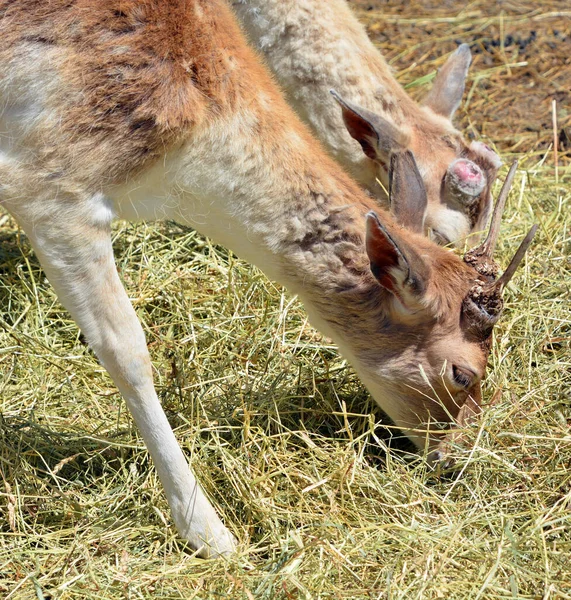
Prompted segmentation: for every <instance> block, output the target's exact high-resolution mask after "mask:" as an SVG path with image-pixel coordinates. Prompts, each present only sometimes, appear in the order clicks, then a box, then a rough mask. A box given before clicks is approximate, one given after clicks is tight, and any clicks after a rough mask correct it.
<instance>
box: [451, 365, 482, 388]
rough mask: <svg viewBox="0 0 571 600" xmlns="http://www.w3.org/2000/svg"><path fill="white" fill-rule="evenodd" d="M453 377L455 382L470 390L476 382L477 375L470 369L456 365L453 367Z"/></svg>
mask: <svg viewBox="0 0 571 600" xmlns="http://www.w3.org/2000/svg"><path fill="white" fill-rule="evenodd" d="M452 377H453V378H454V382H455V383H456V384H457V385H459V386H460V387H463V388H469V387H470V386H471V385H472V383H473V382H474V378H475V377H476V375H475V374H474V373H473V372H472V371H470V370H469V369H464V368H462V367H457V366H456V365H454V366H453V367H452Z"/></svg>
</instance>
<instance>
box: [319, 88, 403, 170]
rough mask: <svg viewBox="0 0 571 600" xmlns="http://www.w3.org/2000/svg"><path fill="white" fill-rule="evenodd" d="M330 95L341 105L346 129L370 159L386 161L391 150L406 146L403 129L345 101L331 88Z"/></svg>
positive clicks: (401, 148)
mask: <svg viewBox="0 0 571 600" xmlns="http://www.w3.org/2000/svg"><path fill="white" fill-rule="evenodd" d="M331 95H332V96H333V97H334V98H335V100H337V102H338V103H339V105H340V106H341V112H342V114H343V122H344V123H345V127H347V131H348V132H349V134H350V135H351V137H352V138H353V139H355V140H357V141H358V142H359V144H361V148H363V152H364V153H365V154H366V155H367V156H368V157H369V158H370V159H372V160H377V159H379V160H382V161H387V160H388V158H389V156H390V154H391V153H392V152H398V151H401V150H404V149H406V148H407V147H408V145H409V142H410V138H409V135H408V134H407V133H406V132H405V131H402V130H401V129H399V128H398V127H396V126H395V125H393V124H392V123H390V122H389V121H387V120H386V119H383V118H382V117H380V116H379V115H376V114H375V113H373V112H371V111H369V110H367V109H365V108H362V107H360V106H357V105H356V104H352V103H350V102H347V100H345V99H343V98H342V97H341V96H340V95H339V94H338V93H337V92H336V91H335V90H331Z"/></svg>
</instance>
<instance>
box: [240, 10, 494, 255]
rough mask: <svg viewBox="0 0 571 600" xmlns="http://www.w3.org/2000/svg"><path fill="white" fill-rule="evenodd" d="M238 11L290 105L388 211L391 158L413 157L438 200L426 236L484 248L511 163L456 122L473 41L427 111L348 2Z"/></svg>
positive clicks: (437, 83) (441, 80) (436, 85)
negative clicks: (403, 153) (404, 153)
mask: <svg viewBox="0 0 571 600" xmlns="http://www.w3.org/2000/svg"><path fill="white" fill-rule="evenodd" d="M232 5H233V9H234V11H235V12H236V14H237V16H238V17H239V20H240V22H241V24H242V26H243V27H244V29H245V31H246V33H247V34H248V37H249V39H250V40H251V42H252V43H253V44H254V45H255V46H256V48H257V49H258V50H259V51H260V52H261V53H262V55H263V58H264V59H265V61H266V63H267V64H268V66H269V67H270V69H271V70H272V71H273V73H274V75H275V76H276V78H277V80H278V82H279V83H280V85H281V86H282V88H283V90H284V92H285V94H286V97H287V99H288V102H289V103H290V105H291V106H292V107H294V109H295V110H296V112H297V113H298V114H299V116H300V117H301V118H302V119H303V120H304V121H305V122H306V123H307V124H308V125H309V126H310V128H311V129H312V131H313V133H314V135H315V136H316V137H317V138H318V139H320V140H321V142H322V144H323V145H324V146H325V148H326V149H327V150H328V151H329V152H330V153H331V154H332V156H333V157H334V158H335V159H336V160H337V161H338V162H339V163H340V164H341V165H342V166H343V167H344V168H345V169H346V171H347V172H348V173H349V174H350V175H352V177H353V178H354V179H356V180H357V181H358V182H359V183H360V184H361V185H362V186H363V187H364V188H365V189H366V190H368V191H369V192H370V193H371V194H373V196H375V197H376V198H378V200H379V202H380V203H381V204H382V205H383V206H385V207H386V206H387V202H388V198H387V196H386V189H387V186H388V165H389V158H390V155H391V153H392V152H394V151H397V150H403V149H408V150H410V151H412V153H413V154H414V156H415V159H416V161H417V165H418V168H419V170H420V173H421V175H422V178H423V181H424V184H425V187H426V192H427V195H428V206H427V211H426V219H425V223H424V229H425V231H426V233H427V234H430V235H431V236H432V238H433V239H434V240H435V241H437V242H438V243H440V244H442V245H447V244H455V245H458V246H462V245H463V244H467V245H468V246H474V245H475V244H477V242H478V241H479V239H480V236H479V233H480V232H481V231H483V230H484V229H485V226H486V223H487V220H488V218H489V216H490V210H491V205H492V199H491V186H492V184H493V183H494V181H495V179H496V175H497V172H498V169H499V167H500V166H501V164H502V162H501V160H500V158H499V157H498V155H497V154H496V153H495V152H494V151H493V150H492V149H491V148H490V147H489V146H487V145H486V144H484V143H483V142H479V141H473V142H471V143H468V142H467V141H466V140H465V139H464V138H463V136H462V135H461V133H460V132H459V131H458V130H457V129H456V128H455V127H454V126H453V124H452V121H451V119H452V117H453V116H454V113H455V112H456V110H457V109H458V107H459V105H460V103H461V100H462V96H463V93H464V87H465V80H466V76H467V73H468V68H469V66H470V63H471V53H470V48H469V46H468V45H467V44H461V45H460V46H459V47H458V49H457V50H456V51H455V52H454V53H453V54H452V55H451V56H450V57H449V58H448V60H447V61H446V63H445V64H444V65H443V67H442V68H441V69H440V71H439V72H438V74H437V76H436V77H435V79H434V82H433V85H432V89H431V90H430V92H429V93H428V95H427V96H426V97H425V98H424V101H423V104H422V105H421V106H419V105H418V104H417V103H416V102H414V100H412V98H411V97H410V96H409V95H408V94H407V93H406V91H405V90H404V89H403V87H402V86H401V85H400V84H399V82H398V81H397V80H396V79H395V77H394V75H393V72H392V71H391V69H390V67H389V66H388V64H387V63H386V61H385V59H384V58H383V56H382V54H381V53H380V52H379V50H377V48H376V47H375V46H374V45H373V43H372V42H371V41H370V39H369V38H368V36H367V33H366V31H365V28H364V27H363V26H362V25H361V23H360V22H359V21H358V20H357V18H356V16H355V15H354V14H353V12H352V11H351V10H350V8H349V6H348V5H347V3H346V0H327V2H323V1H322V0H234V1H233V2H232ZM330 92H331V93H330ZM355 140H356V141H355ZM356 142H358V143H356ZM379 181H380V182H381V183H382V184H383V185H382V186H381V185H379Z"/></svg>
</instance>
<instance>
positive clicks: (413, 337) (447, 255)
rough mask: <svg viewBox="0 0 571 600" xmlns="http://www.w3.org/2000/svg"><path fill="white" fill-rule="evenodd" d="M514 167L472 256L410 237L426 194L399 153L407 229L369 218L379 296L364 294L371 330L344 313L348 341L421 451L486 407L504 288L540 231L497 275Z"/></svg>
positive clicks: (397, 181)
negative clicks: (484, 388)
mask: <svg viewBox="0 0 571 600" xmlns="http://www.w3.org/2000/svg"><path fill="white" fill-rule="evenodd" d="M515 169H516V165H515V163H514V165H513V166H512V168H511V169H510V172H509V175H508V177H507V178H506V181H505V183H504V186H503V188H502V191H501V193H500V196H499V198H498V202H497V204H496V208H495V211H494V215H493V218H492V222H491V225H490V229H489V234H488V236H487V238H486V240H485V242H484V243H483V244H482V245H481V246H479V247H478V248H476V249H474V250H472V251H470V252H468V253H467V254H466V255H465V257H464V260H461V259H459V258H458V257H457V256H456V255H454V254H453V253H451V252H450V251H447V250H445V249H442V248H438V247H437V246H434V245H433V244H431V243H430V241H428V240H427V239H426V238H424V237H421V236H419V235H416V234H411V233H409V230H410V229H412V230H416V231H420V230H421V229H422V220H423V207H424V206H425V204H426V194H425V191H424V188H423V186H422V180H421V178H420V174H419V172H418V169H417V167H416V164H415V161H414V157H413V156H412V155H411V154H410V152H408V151H405V152H402V153H396V154H393V156H392V157H391V165H390V173H391V177H390V181H391V188H390V195H391V202H392V203H393V205H394V206H395V207H396V208H397V215H398V216H399V217H400V221H401V223H402V224H403V225H406V227H407V229H405V228H400V227H398V226H395V225H394V224H391V223H390V222H389V221H385V223H383V221H382V220H381V219H380V218H379V217H378V216H377V214H376V213H374V212H370V213H369V214H368V215H367V229H366V253H367V257H368V260H369V261H370V271H371V273H372V275H373V277H374V279H375V281H376V283H377V284H378V285H380V287H381V291H380V292H379V290H378V289H377V291H374V290H372V289H370V290H368V292H367V293H366V294H364V295H365V297H367V298H368V299H369V301H368V303H366V306H363V311H362V312H361V313H360V315H359V319H360V322H361V323H363V324H364V327H366V328H368V331H367V332H366V333H365V331H362V332H360V333H358V334H357V333H356V332H355V331H354V329H355V326H354V323H355V322H356V319H355V320H354V321H353V320H352V319H351V318H350V315H349V314H348V313H345V314H344V318H345V319H346V321H347V323H350V324H351V325H349V326H350V327H351V328H352V330H353V331H352V333H349V334H348V335H347V337H346V338H345V339H346V340H349V338H351V339H352V340H359V345H358V346H355V345H353V347H352V348H350V349H349V350H348V351H347V347H346V345H345V344H340V345H341V346H342V347H343V346H345V347H344V350H345V351H346V352H347V354H348V356H351V357H352V358H353V364H354V366H355V368H356V370H357V371H358V372H359V375H360V376H361V378H362V379H363V381H364V382H365V384H366V385H367V387H368V388H369V390H370V392H371V393H372V395H373V397H374V398H375V400H376V401H377V402H378V404H379V405H380V406H381V407H382V408H383V409H384V410H385V411H386V412H387V413H388V415H389V416H390V417H391V418H392V419H393V421H394V422H395V424H396V425H397V426H398V427H399V428H401V429H402V430H403V431H404V432H405V433H406V434H407V436H408V437H410V438H411V439H412V440H413V441H414V442H415V443H416V444H417V445H418V446H420V447H422V446H425V445H427V446H428V447H430V448H432V447H433V446H434V445H435V444H436V442H437V439H438V436H435V430H437V429H438V428H441V427H444V426H446V425H450V423H451V422H454V421H455V420H456V419H457V418H459V415H460V414H463V413H464V412H466V410H464V411H463V412H462V413H460V411H461V409H462V407H464V406H467V407H470V409H471V411H472V412H476V411H477V410H478V407H479V406H480V405H481V400H482V394H481V381H482V379H483V377H484V373H485V369H486V364H487V360H488V355H489V352H490V345H491V336H492V329H493V326H494V325H495V323H496V322H497V321H498V319H499V317H500V315H501V312H502V308H503V301H502V292H503V290H504V288H505V286H506V284H507V283H508V281H509V280H510V279H511V277H512V276H513V274H514V272H515V270H516V268H517V266H518V265H519V263H520V262H521V260H522V258H523V256H524V254H525V251H526V250H527V248H528V246H529V244H530V243H531V240H532V238H533V235H534V234H535V231H536V227H535V226H534V227H533V228H532V229H531V231H530V232H529V233H528V235H527V236H526V238H525V239H524V241H523V242H522V244H521V246H520V248H519V249H518V251H517V252H516V253H515V255H514V257H513V259H512V261H511V262H510V264H509V266H508V268H507V269H506V270H505V272H504V273H503V274H502V275H501V276H499V277H498V271H499V269H498V266H497V264H496V263H495V262H494V260H493V251H494V248H495V244H496V241H497V238H498V233H499V223H500V218H501V214H502V210H503V207H504V205H505V201H506V198H507V195H508V192H509V189H510V186H511V183H512V181H513V177H514V173H515ZM379 313H382V316H380V315H379ZM364 315H367V316H364ZM371 315H373V316H372V317H371V318H367V317H369V316H371ZM364 340H365V341H364ZM381 346H382V347H383V348H384V350H382V352H383V355H382V356H380V352H381V351H380V347H381ZM387 348H388V350H387ZM465 416H466V415H464V417H465Z"/></svg>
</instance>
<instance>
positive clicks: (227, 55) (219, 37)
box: [0, 0, 533, 557]
mask: <svg viewBox="0 0 571 600" xmlns="http://www.w3.org/2000/svg"><path fill="white" fill-rule="evenodd" d="M0 65H1V68H0V98H1V102H0V106H1V111H0V115H1V116H0V132H1V135H0V204H1V206H2V207H3V208H4V209H6V210H7V211H8V212H9V213H10V214H11V215H12V216H13V217H14V219H15V220H16V221H17V223H18V224H19V227H20V228H21V230H22V231H23V232H24V234H25V235H26V236H27V238H28V240H29V242H30V244H31V246H32V248H33V249H34V251H35V253H36V255H37V257H38V259H39V261H40V263H41V265H42V267H43V269H44V271H45V273H46V275H47V277H48V279H49V281H50V282H51V284H52V285H53V287H54V288H55V290H56V293H57V295H58V297H59V299H60V301H61V303H62V304H63V305H64V307H66V309H67V310H68V311H69V312H70V313H71V315H72V317H73V319H74V320H75V322H76V323H77V324H78V326H79V327H80V329H81V331H82V333H83V335H84V337H85V339H86V341H87V342H88V344H89V345H90V347H91V348H92V349H93V351H94V353H95V354H96V356H97V357H98V359H99V361H100V362H101V364H102V365H103V366H104V368H105V369H106V370H107V371H108V373H109V375H110V376H111V378H112V380H113V381H114V383H115V385H116V386H117V388H118V390H119V391H120V393H121V395H122V397H123V398H124V400H125V403H126V405H127V407H128V409H129V411H130V413H131V415H132V418H133V419H134V422H135V424H136V426H137V428H138V430H139V432H140V434H141V436H142V438H143V440H144V442H145V444H146V447H147V448H148V451H149V454H150V456H151V458H152V461H153V464H154V467H155V469H156V471H157V473H158V475H159V478H160V481H161V483H162V485H163V487H164V491H165V495H166V498H167V501H168V504H169V506H170V510H171V514H172V518H173V520H174V523H175V525H176V528H177V530H178V533H179V534H180V536H181V537H182V538H183V539H184V540H186V541H187V542H188V543H189V545H190V546H191V547H192V548H194V549H195V550H196V552H197V554H198V555H199V556H203V557H217V556H223V555H227V554H229V553H232V552H233V551H234V550H235V548H236V544H237V542H236V539H235V537H234V535H233V534H232V533H231V531H230V529H229V528H228V527H227V526H226V525H225V524H224V523H223V522H222V520H221V519H220V517H219V516H218V515H217V513H216V511H215V509H214V508H213V506H212V504H211V502H210V501H209V499H208V498H207V496H206V494H205V493H204V491H203V490H202V488H201V487H200V484H199V482H198V481H197V479H196V477H195V476H194V474H193V473H192V471H191V470H190V468H189V466H188V463H187V460H186V458H185V455H184V454H183V452H182V450H181V448H180V446H179V445H178V443H177V441H176V438H175V435H174V433H173V431H172V429H171V426H170V425H169V422H168V420H167V418H166V416H165V413H164V411H163V409H162V407H161V403H160V400H159V398H158V396H157V393H156V390H155V387H154V384H153V376H152V369H151V359H150V356H149V352H148V349H147V345H146V342H145V335H144V332H143V329H142V327H141V324H140V322H139V320H138V318H137V315H136V313H135V310H134V308H133V306H132V305H131V303H130V301H129V298H128V296H127V293H126V291H125V289H124V287H123V285H122V283H121V281H120V278H119V276H118V273H117V269H116V266H115V261H114V257H113V248H112V243H111V229H110V227H111V223H112V221H113V220H114V219H116V218H120V219H130V220H142V219H143V220H145V219H146V220H153V219H165V218H168V219H173V220H175V221H177V222H179V223H181V224H183V225H187V226H190V227H193V228H195V229H196V230H198V231H199V232H201V233H203V234H204V235H207V236H209V237H210V238H211V239H212V240H214V241H215V242H216V243H219V244H222V245H225V246H227V247H228V248H230V249H231V250H232V251H233V252H235V253H236V254H237V255H238V256H240V257H242V258H243V259H245V260H248V261H250V262H252V263H253V264H255V265H257V266H259V267H260V268H261V269H262V270H263V271H264V272H265V273H266V275H267V276H268V277H270V278H271V279H273V280H275V281H277V282H279V283H281V284H283V285H284V286H286V287H287V288H288V289H289V291H290V292H292V293H294V294H297V295H298V296H299V298H300V299H301V301H302V302H303V303H304V305H305V308H306V310H307V312H308V315H309V317H310V319H311V322H312V323H313V324H314V325H315V326H316V327H317V328H318V329H320V330H321V331H322V332H323V333H324V334H325V335H327V336H329V337H331V338H332V339H333V340H334V341H335V342H336V343H337V345H338V346H339V349H340V351H341V353H342V354H343V355H344V356H345V357H346V359H347V360H348V361H349V362H350V363H351V364H352V365H353V367H354V368H355V369H356V371H357V373H358V374H359V376H360V378H361V380H362V381H363V383H364V385H365V386H366V387H367V388H368V390H369V391H370V393H371V394H372V396H373V397H374V399H375V401H376V402H377V403H378V404H379V406H380V407H381V408H382V409H383V410H384V411H385V412H386V413H387V414H388V415H389V417H390V418H391V419H392V420H393V421H394V423H395V425H397V426H398V427H400V428H401V429H402V430H403V431H404V432H405V434H406V435H407V436H409V437H410V438H411V439H412V440H413V441H414V443H415V444H416V445H417V447H418V448H419V449H425V448H426V449H427V450H432V449H436V450H437V449H438V445H439V437H438V428H439V427H441V426H451V425H454V423H455V419H456V418H457V417H458V416H460V417H462V418H467V416H468V413H469V414H472V413H477V412H478V410H479V407H480V405H481V382H482V379H483V377H484V371H485V368H486V362H487V357H488V354H489V351H490V339H491V338H490V336H491V331H492V327H493V325H494V323H495V322H496V321H497V319H498V318H499V315H500V313H501V309H502V290H503V289H504V287H505V285H506V283H507V281H509V279H510V277H511V276H512V275H513V272H514V271H515V268H516V267H517V265H518V264H519V262H520V261H521V260H522V257H523V253H524V252H525V249H526V248H527V246H528V245H529V242H530V235H532V233H533V232H531V233H530V235H528V236H527V238H526V239H525V240H524V242H523V245H522V246H521V247H520V250H519V251H518V252H517V253H516V255H515V257H514V259H513V261H512V263H511V264H510V266H509V267H508V269H507V270H506V272H505V273H504V274H503V275H502V276H499V277H498V276H497V275H498V269H497V268H496V266H494V265H495V263H494V262H493V258H492V252H493V245H494V243H495V242H494V240H495V239H497V230H498V227H499V216H498V215H499V214H500V213H501V210H500V211H498V214H497V215H496V216H495V217H494V219H493V222H492V227H491V229H490V231H491V232H492V233H491V238H490V239H489V240H488V241H487V242H486V243H485V244H484V245H483V246H481V247H479V249H476V250H474V251H471V253H470V254H469V255H468V258H467V259H465V260H462V259H461V258H460V257H459V256H457V255H456V254H454V253H453V252H452V251H451V250H449V249H445V248H442V247H440V246H438V245H437V244H436V243H434V242H433V241H431V240H429V239H428V238H426V237H425V236H424V235H422V220H423V215H424V212H425V209H426V204H427V193H426V190H425V187H424V183H423V180H422V178H421V176H420V172H419V168H418V166H417V164H416V162H415V159H414V156H413V154H412V153H411V152H410V151H409V150H402V151H401V150H399V151H397V152H394V153H392V154H391V159H390V166H389V173H390V194H391V202H392V204H393V207H394V213H395V217H396V220H395V218H393V217H392V216H391V215H390V214H389V213H388V212H386V211H383V210H382V209H379V208H378V206H377V204H376V202H375V201H374V200H373V199H372V198H371V197H370V196H368V195H367V194H366V193H365V192H364V191H363V190H362V189H361V188H360V187H359V186H358V184H357V183H356V182H354V181H353V180H352V179H351V178H350V177H349V176H348V175H347V174H346V173H345V172H343V171H342V170H341V169H340V168H339V166H338V165H337V163H336V162H334V160H333V159H332V158H330V157H329V156H328V155H327V154H326V152H325V151H324V150H323V149H322V148H321V146H320V145H319V143H318V142H317V141H316V140H315V139H314V138H313V136H312V135H311V134H310V132H309V131H308V129H307V128H306V126H305V125H303V124H302V122H301V121H300V120H299V119H298V117H297V116H296V115H295V113H294V112H293V111H292V109H291V108H290V107H289V106H288V104H287V103H286V101H285V100H284V98H283V97H282V95H281V92H280V90H279V89H278V87H277V86H276V84H275V83H274V81H273V80H272V78H271V76H270V74H269V72H268V71H267V69H266V67H265V66H264V65H263V64H262V63H261V61H260V60H259V58H258V56H257V55H256V53H255V51H254V50H253V49H252V48H250V47H249V46H248V44H247V42H246V40H245V37H244V36H243V34H242V32H241V30H240V28H239V26H238V23H237V21H236V19H235V17H234V15H233V13H232V11H231V8H230V7H229V6H228V5H227V4H226V2H225V1H224V0H146V1H145V2H141V1H140V0H73V1H71V2H70V1H69V0H52V1H51V2H39V1H38V0H0ZM504 195H505V194H504ZM490 240H491V241H490ZM465 406H467V407H468V408H465Z"/></svg>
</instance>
